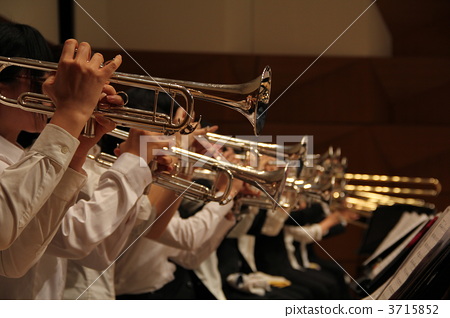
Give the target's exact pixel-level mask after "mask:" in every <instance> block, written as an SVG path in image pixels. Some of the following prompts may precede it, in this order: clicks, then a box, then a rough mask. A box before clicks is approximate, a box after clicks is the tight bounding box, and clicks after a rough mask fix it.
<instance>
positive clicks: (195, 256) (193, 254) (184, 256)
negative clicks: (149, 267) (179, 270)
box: [171, 218, 235, 270]
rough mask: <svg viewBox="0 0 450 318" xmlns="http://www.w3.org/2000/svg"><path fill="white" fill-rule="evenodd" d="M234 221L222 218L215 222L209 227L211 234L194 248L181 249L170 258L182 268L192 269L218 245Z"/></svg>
mask: <svg viewBox="0 0 450 318" xmlns="http://www.w3.org/2000/svg"><path fill="white" fill-rule="evenodd" d="M234 223H235V221H234V220H233V221H230V220H227V219H226V218H223V219H222V220H221V221H220V222H219V223H218V224H217V226H216V228H211V229H210V231H211V234H212V235H211V236H210V237H209V239H207V240H206V241H204V242H203V244H202V245H201V246H199V247H198V248H197V249H196V250H193V251H186V250H181V251H180V253H179V254H178V255H177V256H175V257H171V259H172V260H173V261H174V262H175V263H177V264H179V265H181V266H183V267H184V268H187V269H192V270H193V269H196V268H198V267H199V266H200V264H201V263H202V262H203V261H205V260H206V259H207V258H208V256H210V255H211V253H212V252H214V251H215V250H216V249H217V248H218V247H219V245H220V243H221V242H222V240H223V239H224V238H225V235H227V233H228V231H229V230H230V229H231V228H232V227H233V225H234Z"/></svg>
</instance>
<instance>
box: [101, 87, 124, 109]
mask: <svg viewBox="0 0 450 318" xmlns="http://www.w3.org/2000/svg"><path fill="white" fill-rule="evenodd" d="M126 96H128V95H127V94H126V93H124V92H119V93H118V92H116V89H115V88H114V87H112V86H111V85H109V84H105V85H103V90H102V93H101V94H100V99H99V101H98V106H99V107H100V108H102V109H109V108H114V107H121V106H124V105H125V104H126V103H127V102H128V100H127V97H126Z"/></svg>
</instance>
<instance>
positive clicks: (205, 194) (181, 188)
mask: <svg viewBox="0 0 450 318" xmlns="http://www.w3.org/2000/svg"><path fill="white" fill-rule="evenodd" d="M88 158H89V159H92V160H95V161H96V162H97V163H99V164H100V165H102V166H103V167H106V168H110V167H111V166H112V165H113V164H114V162H115V161H116V160H117V157H115V156H112V155H110V154H107V153H103V152H102V153H100V154H98V155H97V156H94V155H88ZM209 168H210V169H212V170H215V171H217V172H218V173H219V174H221V173H223V174H224V175H225V176H226V177H227V186H226V188H225V190H224V191H223V193H222V194H220V195H215V194H214V192H215V184H214V185H213V187H212V188H211V189H210V188H208V187H205V186H203V185H201V184H198V183H195V182H190V181H188V180H186V179H183V178H180V177H178V176H176V175H172V174H169V173H155V172H154V173H153V183H155V184H157V185H159V186H161V187H164V188H166V189H169V190H173V191H175V192H176V193H178V194H182V195H183V197H185V198H188V199H191V200H201V201H205V202H210V201H213V202H219V204H222V205H223V204H227V203H228V202H229V201H230V198H229V195H230V191H231V182H232V179H233V175H232V174H231V173H230V172H229V171H228V170H226V169H224V168H222V167H220V166H215V165H212V166H210V167H209Z"/></svg>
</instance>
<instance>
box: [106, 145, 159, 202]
mask: <svg viewBox="0 0 450 318" xmlns="http://www.w3.org/2000/svg"><path fill="white" fill-rule="evenodd" d="M111 170H114V171H117V172H119V173H121V174H123V175H124V176H125V179H126V180H127V182H128V183H129V184H130V186H131V187H132V188H133V190H134V191H135V192H136V193H140V194H141V193H143V192H144V190H145V187H146V186H147V185H149V184H150V183H152V173H151V171H150V168H149V167H148V165H147V163H146V162H145V161H144V159H142V158H141V157H139V156H136V155H133V154H131V153H129V152H125V153H123V154H122V155H120V156H119V158H117V160H116V162H114V164H113V166H112V167H111Z"/></svg>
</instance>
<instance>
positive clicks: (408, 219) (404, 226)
mask: <svg viewBox="0 0 450 318" xmlns="http://www.w3.org/2000/svg"><path fill="white" fill-rule="evenodd" d="M428 220H429V216H428V215H426V214H425V213H422V214H419V213H417V212H404V213H403V214H402V216H401V217H400V220H399V221H398V222H397V224H396V225H395V226H394V227H393V228H392V230H391V231H390V232H389V234H388V235H387V236H386V237H385V239H384V240H383V241H382V242H381V244H380V245H379V246H378V247H377V249H376V250H375V252H373V254H372V255H371V256H370V257H369V258H368V259H367V260H366V261H365V262H364V263H363V265H364V266H367V265H368V264H369V263H370V262H371V261H373V260H374V259H376V258H377V257H378V256H379V255H380V254H381V253H383V252H384V251H385V250H387V249H388V248H389V247H391V246H392V245H393V244H395V243H396V242H398V241H400V240H401V239H402V238H404V237H405V236H406V235H407V234H408V233H409V232H411V231H412V230H414V229H415V228H417V227H418V226H419V225H421V224H423V223H424V222H426V221H428Z"/></svg>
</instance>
